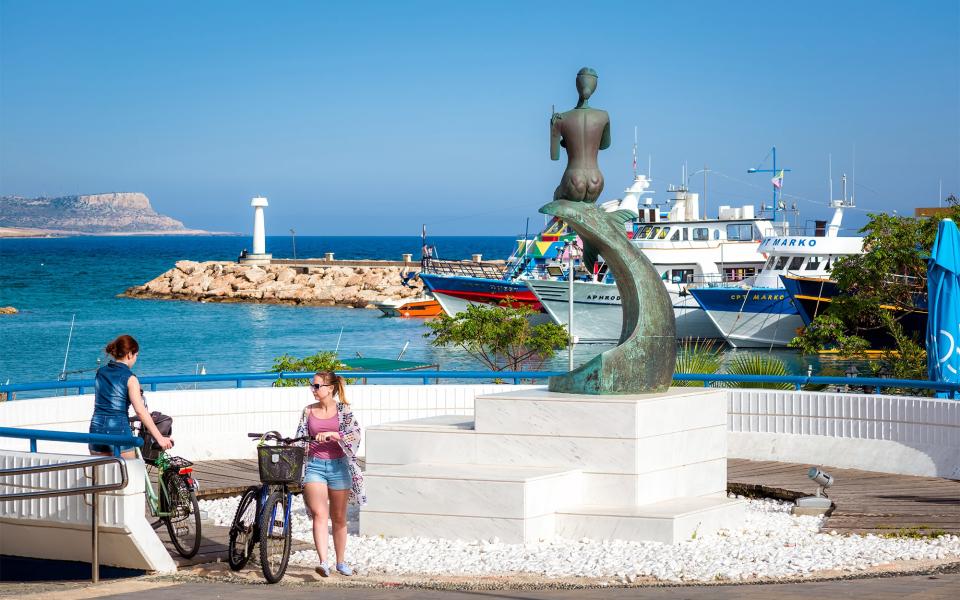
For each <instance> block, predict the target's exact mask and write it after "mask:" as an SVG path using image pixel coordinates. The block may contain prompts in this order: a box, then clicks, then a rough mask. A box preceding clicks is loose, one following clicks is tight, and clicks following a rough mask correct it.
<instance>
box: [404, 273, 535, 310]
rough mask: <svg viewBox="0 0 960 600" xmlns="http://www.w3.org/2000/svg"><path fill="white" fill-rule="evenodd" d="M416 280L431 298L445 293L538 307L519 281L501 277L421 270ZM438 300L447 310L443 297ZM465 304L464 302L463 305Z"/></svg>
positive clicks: (478, 300)
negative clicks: (421, 283) (453, 274)
mask: <svg viewBox="0 0 960 600" xmlns="http://www.w3.org/2000/svg"><path fill="white" fill-rule="evenodd" d="M420 280H421V281H423V284H424V285H425V286H426V287H427V289H428V290H430V293H431V294H432V295H433V297H434V298H437V299H438V300H439V297H438V294H442V295H444V296H446V297H451V298H459V299H460V300H465V301H467V302H468V303H470V304H508V305H513V306H517V305H523V306H529V307H530V308H532V309H534V310H536V311H539V310H540V302H539V301H538V300H537V297H536V296H534V295H533V292H531V291H530V290H529V289H527V286H526V284H524V283H523V282H522V281H519V282H518V281H508V280H504V279H486V278H482V277H459V276H449V275H432V274H428V273H421V274H420ZM440 304H441V305H443V306H444V311H445V312H447V314H451V315H452V314H455V313H451V312H450V311H449V310H447V307H446V305H445V304H444V302H443V301H440ZM463 306H465V305H463Z"/></svg>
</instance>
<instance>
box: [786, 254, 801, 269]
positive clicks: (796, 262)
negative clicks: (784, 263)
mask: <svg viewBox="0 0 960 600" xmlns="http://www.w3.org/2000/svg"><path fill="white" fill-rule="evenodd" d="M802 264H803V257H802V256H794V257H793V259H791V260H790V266H789V267H788V268H789V270H791V271H797V270H799V269H800V265H802Z"/></svg>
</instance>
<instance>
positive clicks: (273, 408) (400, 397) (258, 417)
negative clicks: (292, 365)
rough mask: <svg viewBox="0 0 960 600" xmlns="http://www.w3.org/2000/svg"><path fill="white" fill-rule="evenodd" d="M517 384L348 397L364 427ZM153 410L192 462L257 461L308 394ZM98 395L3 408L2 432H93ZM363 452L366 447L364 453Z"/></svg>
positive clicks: (233, 391)
mask: <svg viewBox="0 0 960 600" xmlns="http://www.w3.org/2000/svg"><path fill="white" fill-rule="evenodd" d="M529 387H533V386H516V385H492V384H490V385H426V386H423V385H350V386H347V390H346V396H347V399H348V400H349V401H350V404H351V405H352V406H353V409H354V414H355V415H356V417H357V420H358V421H359V422H360V425H361V426H362V427H369V426H372V425H379V424H381V423H391V422H395V421H405V420H408V419H416V418H420V417H430V416H434V415H446V414H454V415H472V414H473V399H474V397H476V396H477V395H481V394H489V393H494V392H501V391H512V390H518V389H527V388H529ZM146 397H147V403H148V405H149V408H150V410H158V411H160V412H162V413H164V414H167V415H170V416H171V417H173V438H174V442H175V443H176V447H175V449H174V453H176V454H178V455H181V456H183V457H184V458H187V459H189V460H216V459H229V458H253V457H255V455H256V454H255V444H254V443H253V442H252V441H251V440H249V439H248V438H247V435H246V434H247V433H248V432H263V431H270V430H276V431H279V432H280V433H281V434H282V435H286V436H293V435H294V434H295V433H296V427H297V423H298V422H299V420H300V415H301V413H302V411H303V407H304V406H306V405H307V404H309V403H311V402H313V394H311V393H310V390H309V388H307V387H285V388H272V387H255V388H254V387H251V388H239V389H238V388H223V389H214V390H173V391H157V392H147V393H146ZM91 414H93V396H92V395H90V394H87V395H84V396H59V397H56V396H55V397H50V398H37V399H32V400H17V401H14V402H5V403H0V423H2V424H3V426H4V427H22V428H27V429H53V430H57V431H88V430H89V426H90V415H91ZM0 448H9V449H16V450H27V449H28V448H29V442H28V441H27V440H14V439H10V438H2V437H0ZM38 448H39V450H41V451H47V452H68V453H77V454H80V453H86V448H84V447H82V446H80V445H78V444H66V443H59V442H42V441H41V442H39V443H38ZM361 453H362V447H361Z"/></svg>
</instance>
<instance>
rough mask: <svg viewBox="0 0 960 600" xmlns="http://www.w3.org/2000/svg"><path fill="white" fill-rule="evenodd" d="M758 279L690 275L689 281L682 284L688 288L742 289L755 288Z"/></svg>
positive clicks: (717, 275) (752, 277)
mask: <svg viewBox="0 0 960 600" xmlns="http://www.w3.org/2000/svg"><path fill="white" fill-rule="evenodd" d="M756 279H757V276H756V275H747V276H745V277H739V276H733V277H728V276H723V275H719V274H711V275H688V276H687V281H684V282H680V283H685V284H686V286H687V288H742V287H753V284H754V283H755V282H756Z"/></svg>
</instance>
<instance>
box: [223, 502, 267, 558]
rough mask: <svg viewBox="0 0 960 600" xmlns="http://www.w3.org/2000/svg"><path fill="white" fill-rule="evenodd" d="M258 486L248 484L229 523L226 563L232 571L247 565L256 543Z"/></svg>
mask: <svg viewBox="0 0 960 600" xmlns="http://www.w3.org/2000/svg"><path fill="white" fill-rule="evenodd" d="M259 495H260V488H258V487H256V486H250V487H248V488H247V491H245V492H244V493H243V496H242V497H241V498H240V504H239V505H238V506H237V514H236V515H234V517H233V523H231V524H230V543H229V545H228V546H227V563H228V564H229V565H230V568H231V569H233V570H234V571H239V570H240V569H242V568H243V567H245V566H246V565H247V561H249V560H250V555H251V554H253V546H254V545H255V544H256V543H257V537H258V535H257V531H258V530H257V525H258V524H257V498H258V497H259Z"/></svg>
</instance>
